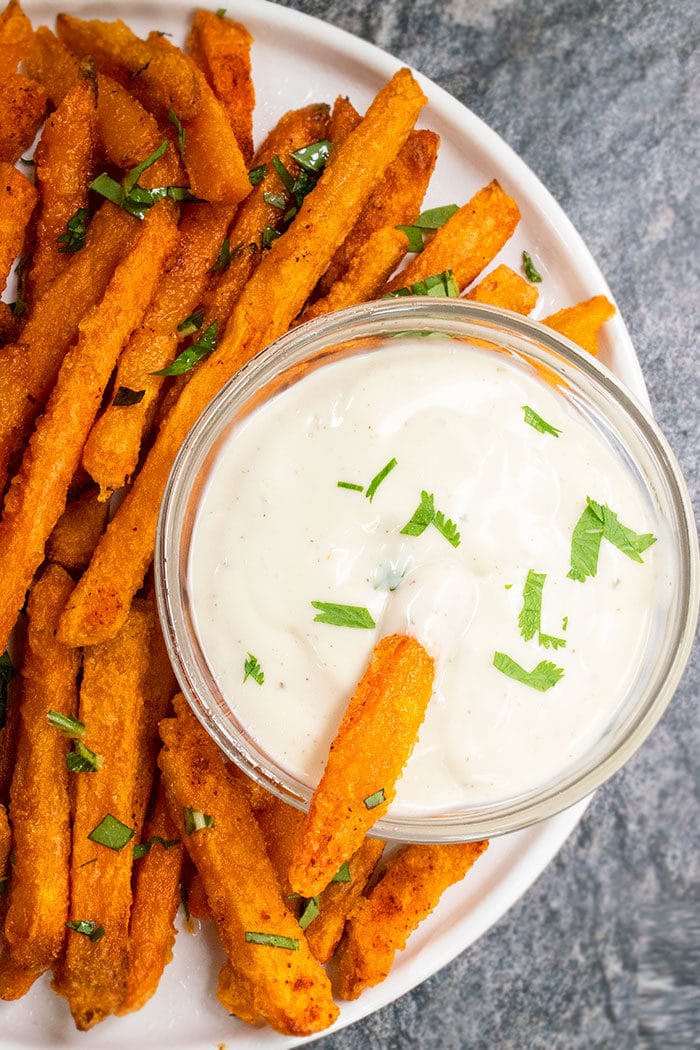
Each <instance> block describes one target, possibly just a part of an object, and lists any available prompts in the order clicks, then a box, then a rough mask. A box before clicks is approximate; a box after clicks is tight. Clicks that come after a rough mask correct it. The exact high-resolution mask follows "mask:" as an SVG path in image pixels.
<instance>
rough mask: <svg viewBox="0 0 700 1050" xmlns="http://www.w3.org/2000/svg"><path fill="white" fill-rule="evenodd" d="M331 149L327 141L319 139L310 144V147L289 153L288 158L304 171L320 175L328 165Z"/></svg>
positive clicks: (331, 145) (330, 144) (331, 146)
mask: <svg viewBox="0 0 700 1050" xmlns="http://www.w3.org/2000/svg"><path fill="white" fill-rule="evenodd" d="M332 149H333V143H332V142H329V141H328V139H320V140H319V141H318V142H312V143H311V145H310V146H304V147H303V148H302V149H297V150H294V152H293V153H290V157H292V158H293V159H294V160H295V161H296V162H297V164H298V165H299V167H300V168H303V169H304V170H305V171H312V172H314V173H320V172H322V171H323V169H324V168H325V166H326V164H327V163H328V158H329V157H330V155H331V150H332Z"/></svg>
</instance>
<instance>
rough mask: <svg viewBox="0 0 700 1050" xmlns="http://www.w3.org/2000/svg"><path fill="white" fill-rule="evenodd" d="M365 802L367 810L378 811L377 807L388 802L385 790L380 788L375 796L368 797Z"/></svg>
mask: <svg viewBox="0 0 700 1050" xmlns="http://www.w3.org/2000/svg"><path fill="white" fill-rule="evenodd" d="M364 801H365V806H366V807H367V809H376V807H377V806H381V804H382V802H386V795H385V794H384V788H380V789H379V791H375V792H374V794H373V795H368V796H367V798H366V799H365V800H364Z"/></svg>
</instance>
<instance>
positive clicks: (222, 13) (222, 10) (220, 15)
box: [216, 7, 226, 18]
mask: <svg viewBox="0 0 700 1050" xmlns="http://www.w3.org/2000/svg"><path fill="white" fill-rule="evenodd" d="M225 15H226V8H225V7H219V8H218V9H217V12H216V17H217V18H224V16H225Z"/></svg>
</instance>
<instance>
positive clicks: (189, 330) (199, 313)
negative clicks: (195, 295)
mask: <svg viewBox="0 0 700 1050" xmlns="http://www.w3.org/2000/svg"><path fill="white" fill-rule="evenodd" d="M203 324H204V310H203V309H201V308H200V309H199V310H195V311H194V313H191V314H189V316H188V317H186V318H185V320H184V321H180V323H179V325H178V326H177V330H178V332H179V335H180V338H181V339H185V338H186V337H187V336H188V335H194V333H195V332H198V331H199V329H200V328H201V327H202V325H203Z"/></svg>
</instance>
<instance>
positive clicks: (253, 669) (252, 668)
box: [243, 653, 265, 685]
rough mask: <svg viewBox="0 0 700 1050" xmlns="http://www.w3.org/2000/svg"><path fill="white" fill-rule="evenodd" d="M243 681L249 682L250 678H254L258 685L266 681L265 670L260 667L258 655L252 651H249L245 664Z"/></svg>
mask: <svg viewBox="0 0 700 1050" xmlns="http://www.w3.org/2000/svg"><path fill="white" fill-rule="evenodd" d="M243 671H244V674H243V682H244V683H245V682H247V681H248V679H249V678H252V679H253V681H254V682H257V683H258V685H262V684H263V682H264V681H265V672H264V671H263V670H262V669H261V667H260V662H259V660H258V658H257V657H256V656H253V654H252V653H248V657H247V659H246V661H245V663H244V664H243Z"/></svg>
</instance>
